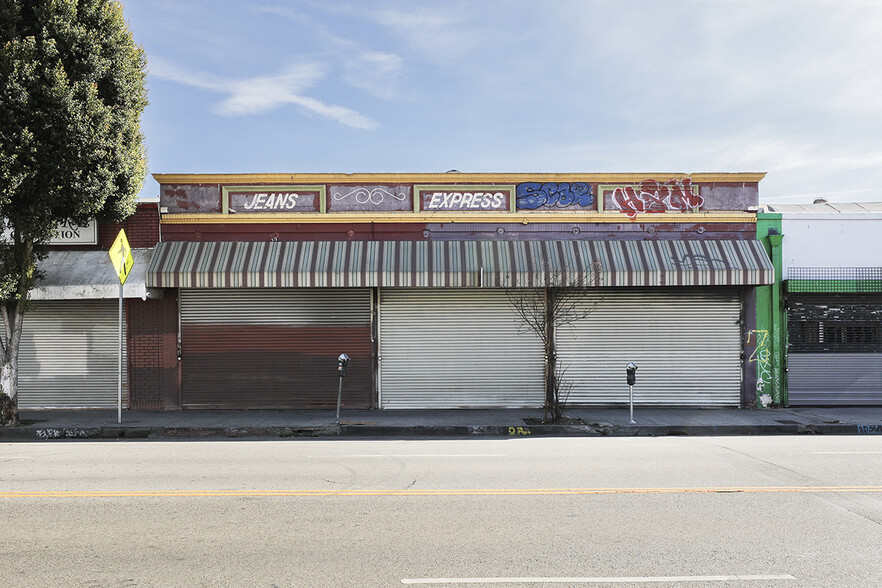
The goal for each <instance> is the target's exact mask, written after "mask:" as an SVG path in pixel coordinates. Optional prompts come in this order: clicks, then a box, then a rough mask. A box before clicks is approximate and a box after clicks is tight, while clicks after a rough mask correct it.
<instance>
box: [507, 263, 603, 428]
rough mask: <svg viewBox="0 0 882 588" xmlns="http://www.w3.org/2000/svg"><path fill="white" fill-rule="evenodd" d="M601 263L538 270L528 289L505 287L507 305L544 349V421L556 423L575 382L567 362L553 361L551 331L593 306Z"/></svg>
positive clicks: (575, 320) (579, 317)
mask: <svg viewBox="0 0 882 588" xmlns="http://www.w3.org/2000/svg"><path fill="white" fill-rule="evenodd" d="M601 269H602V266H601V263H600V262H599V261H595V262H593V263H592V264H591V265H590V266H588V267H587V268H586V270H585V271H584V272H579V273H575V272H573V271H570V270H569V268H566V267H561V268H553V269H548V268H546V270H545V271H544V272H542V276H543V277H542V279H541V284H540V285H538V286H532V287H528V288H514V287H509V288H506V289H505V295H506V298H507V299H508V305H509V307H510V308H511V309H512V311H513V312H514V313H515V315H516V316H517V318H518V320H519V321H520V325H521V328H522V329H524V330H527V331H530V332H532V333H534V334H535V335H536V336H537V337H538V338H539V340H540V341H541V342H542V345H543V348H544V349H545V383H546V388H545V404H544V409H545V413H544V416H543V420H544V421H545V422H557V421H559V420H560V419H561V417H562V416H563V407H564V406H565V405H566V402H567V399H568V398H569V395H570V393H571V392H572V390H573V388H574V387H575V382H573V381H572V380H571V379H569V378H567V377H566V373H567V370H568V369H569V367H570V366H569V365H562V364H560V363H559V362H558V360H557V348H556V345H555V332H556V331H557V330H559V329H562V328H567V327H570V328H572V326H573V325H575V324H576V323H578V322H580V321H583V320H585V318H586V317H587V316H588V315H589V314H591V312H592V311H593V310H594V309H595V308H596V307H597V300H596V299H595V300H594V301H590V300H589V298H588V296H589V289H590V288H596V287H598V286H600V285H601V283H602V281H603V274H602V272H601Z"/></svg>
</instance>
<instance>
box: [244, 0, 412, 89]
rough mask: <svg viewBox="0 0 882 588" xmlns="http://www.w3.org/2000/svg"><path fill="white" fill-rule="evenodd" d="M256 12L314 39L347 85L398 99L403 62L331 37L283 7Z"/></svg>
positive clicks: (318, 24) (304, 16)
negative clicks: (321, 43) (321, 44)
mask: <svg viewBox="0 0 882 588" xmlns="http://www.w3.org/2000/svg"><path fill="white" fill-rule="evenodd" d="M256 10H257V11H258V12H261V13H265V14H272V15H275V16H279V17H281V18H284V19H285V20H287V21H289V22H291V23H294V24H296V25H299V26H302V27H306V28H308V29H309V30H310V31H311V32H312V33H313V34H316V35H318V36H319V37H320V38H321V39H322V40H323V41H324V43H325V47H324V48H325V50H326V51H327V52H328V53H329V55H330V59H331V60H333V61H334V62H336V64H337V67H338V68H339V69H340V70H341V78H342V80H343V81H344V82H346V83H347V84H349V85H351V86H353V87H355V88H358V89H360V90H363V91H364V92H366V93H368V94H370V95H371V96H375V97H377V98H382V99H384V100H391V99H394V98H396V97H399V96H401V93H402V92H401V90H400V85H401V76H402V74H403V71H404V60H403V59H402V58H401V57H400V56H399V55H397V54H395V53H389V52H386V51H378V50H375V49H372V48H370V47H369V46H366V45H365V44H363V43H361V42H357V41H355V40H354V39H352V38H347V37H343V36H340V35H337V34H334V33H332V32H331V31H330V30H329V29H328V27H327V26H325V25H324V24H322V23H321V22H319V21H317V20H315V19H313V18H312V17H310V16H309V15H307V14H304V13H302V12H298V11H295V10H292V9H291V8H288V7H286V6H259V7H257V8H256Z"/></svg>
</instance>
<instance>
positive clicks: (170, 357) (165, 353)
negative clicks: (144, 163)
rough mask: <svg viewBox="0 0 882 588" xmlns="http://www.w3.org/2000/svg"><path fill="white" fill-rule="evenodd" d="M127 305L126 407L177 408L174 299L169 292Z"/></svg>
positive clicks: (175, 302) (175, 311)
mask: <svg viewBox="0 0 882 588" xmlns="http://www.w3.org/2000/svg"><path fill="white" fill-rule="evenodd" d="M126 234H128V232H126ZM126 304H127V306H126V315H127V319H126V322H127V328H128V334H127V345H128V369H129V408H131V409H133V410H163V409H166V408H177V407H178V406H179V402H178V400H177V335H176V331H177V299H176V298H175V296H174V293H173V292H171V291H169V292H168V294H167V296H166V297H165V298H162V299H147V300H140V299H130V300H128V301H127V302H126Z"/></svg>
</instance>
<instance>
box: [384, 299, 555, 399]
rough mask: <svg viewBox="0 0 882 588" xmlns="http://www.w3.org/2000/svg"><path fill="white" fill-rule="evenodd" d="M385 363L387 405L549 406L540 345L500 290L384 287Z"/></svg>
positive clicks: (385, 396) (385, 397)
mask: <svg viewBox="0 0 882 588" xmlns="http://www.w3.org/2000/svg"><path fill="white" fill-rule="evenodd" d="M380 358H381V362H380V382H381V383H380V404H381V407H382V408H482V407H539V406H542V404H543V402H544V397H545V392H544V388H545V384H544V382H545V376H544V371H543V369H544V368H543V366H544V353H543V349H542V343H541V342H540V341H539V339H538V338H537V337H536V336H535V335H533V334H532V333H531V332H530V331H528V330H525V329H524V328H522V327H521V325H520V323H519V321H518V319H517V318H516V317H515V315H514V313H513V312H512V310H511V309H510V308H509V306H508V300H507V298H506V295H505V292H504V291H502V290H491V289H459V288H456V289H453V288H451V289H417V288H413V289H389V290H386V289H383V290H381V292H380Z"/></svg>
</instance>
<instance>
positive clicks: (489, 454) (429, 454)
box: [322, 453, 505, 458]
mask: <svg viewBox="0 0 882 588" xmlns="http://www.w3.org/2000/svg"><path fill="white" fill-rule="evenodd" d="M328 457H329V456H327V455H323V456H322V458H328ZM338 457H505V454H504V453H393V454H382V455H381V454H376V453H370V454H367V453H366V454H364V455H358V454H356V455H340V456H338Z"/></svg>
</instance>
